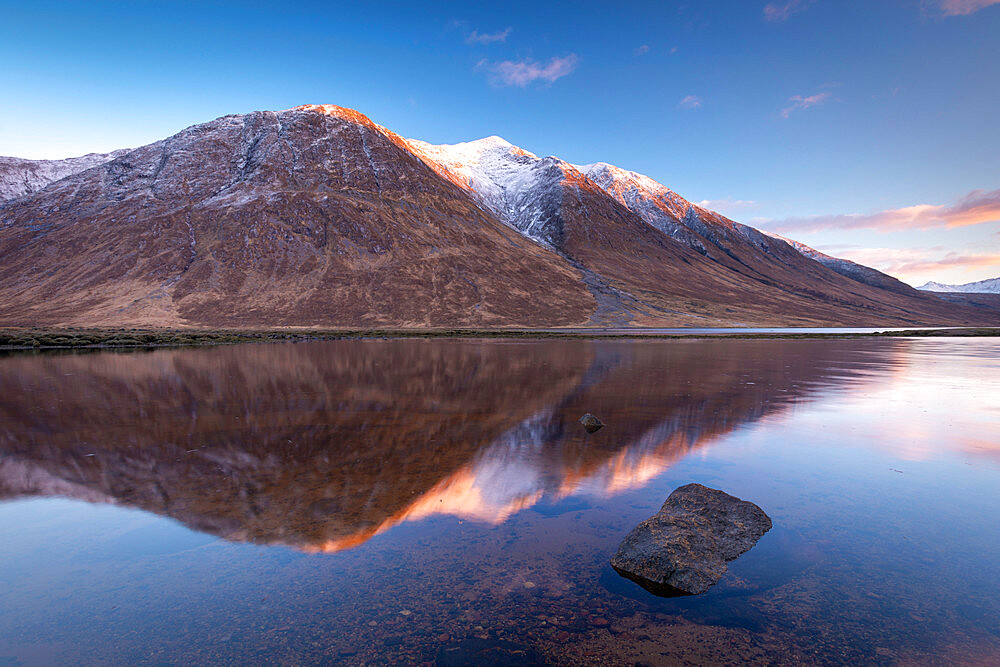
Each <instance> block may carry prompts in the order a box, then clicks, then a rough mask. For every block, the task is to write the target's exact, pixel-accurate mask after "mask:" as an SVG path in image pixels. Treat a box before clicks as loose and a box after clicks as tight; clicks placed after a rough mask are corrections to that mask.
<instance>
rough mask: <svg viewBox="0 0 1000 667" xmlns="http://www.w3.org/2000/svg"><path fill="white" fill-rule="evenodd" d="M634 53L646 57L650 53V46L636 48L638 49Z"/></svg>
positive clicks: (644, 45)
mask: <svg viewBox="0 0 1000 667" xmlns="http://www.w3.org/2000/svg"><path fill="white" fill-rule="evenodd" d="M633 53H635V55H637V56H641V55H645V54H647V53H649V44H643V45H642V46H639V47H636V49H635V51H633Z"/></svg>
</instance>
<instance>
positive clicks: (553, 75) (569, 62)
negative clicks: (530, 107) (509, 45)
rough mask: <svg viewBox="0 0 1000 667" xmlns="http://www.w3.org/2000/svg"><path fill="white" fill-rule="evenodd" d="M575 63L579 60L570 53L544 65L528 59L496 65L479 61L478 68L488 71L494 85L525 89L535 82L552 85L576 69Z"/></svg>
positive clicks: (506, 61)
mask: <svg viewBox="0 0 1000 667" xmlns="http://www.w3.org/2000/svg"><path fill="white" fill-rule="evenodd" d="M577 62H579V58H578V57H577V55H576V54H575V53H571V54H569V55H567V56H563V57H561V58H552V59H550V60H549V61H548V62H547V63H544V64H543V63H539V62H536V61H534V60H531V59H530V58H529V59H525V60H504V61H502V62H498V63H489V62H487V61H485V60H481V61H480V62H479V65H478V67H480V68H483V69H486V70H487V71H489V72H490V73H491V74H492V75H493V77H492V78H493V81H494V83H497V84H500V85H505V86H516V87H518V88H525V87H526V86H528V85H529V84H531V83H534V82H536V81H542V82H545V83H552V82H553V81H555V80H556V79H561V78H562V77H564V76H566V75H568V74H571V73H572V72H573V70H575V69H576V65H577Z"/></svg>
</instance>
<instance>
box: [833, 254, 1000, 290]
mask: <svg viewBox="0 0 1000 667" xmlns="http://www.w3.org/2000/svg"><path fill="white" fill-rule="evenodd" d="M825 251H828V252H832V253H835V254H836V256H837V257H842V258H844V259H849V260H851V261H852V262H857V263H858V264H863V265H865V266H870V267H873V268H876V269H878V270H879V271H882V272H883V273H888V274H889V275H892V276H896V277H898V278H901V279H903V280H908V281H914V282H923V281H925V280H933V279H937V278H940V277H941V275H942V274H943V273H944V272H945V271H953V270H956V269H957V270H959V271H971V270H975V269H987V268H991V267H992V268H995V270H996V274H998V275H1000V252H985V253H965V254H963V253H958V252H954V251H945V250H943V249H939V248H933V249H919V248H852V249H839V250H838V249H835V248H829V249H827V250H825Z"/></svg>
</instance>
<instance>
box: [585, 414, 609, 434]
mask: <svg viewBox="0 0 1000 667" xmlns="http://www.w3.org/2000/svg"><path fill="white" fill-rule="evenodd" d="M580 423H581V424H583V428H585V429H586V430H587V433H594V432H595V431H600V430H601V428H602V427H603V426H604V422H602V421H601V420H600V419H598V418H597V417H595V416H594V415H592V414H590V413H589V412H588V413H587V414H585V415H584V416H582V417H580Z"/></svg>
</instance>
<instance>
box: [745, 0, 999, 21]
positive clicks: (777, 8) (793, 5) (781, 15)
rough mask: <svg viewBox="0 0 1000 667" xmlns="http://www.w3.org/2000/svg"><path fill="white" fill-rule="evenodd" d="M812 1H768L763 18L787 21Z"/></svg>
mask: <svg viewBox="0 0 1000 667" xmlns="http://www.w3.org/2000/svg"><path fill="white" fill-rule="evenodd" d="M998 1H1000V0H998ZM812 3H813V0H785V2H770V3H768V4H766V5H765V6H764V18H765V19H767V20H768V21H772V22H775V23H778V22H781V21H787V20H788V17H790V16H791V15H792V14H795V13H797V12H801V11H803V10H804V9H806V8H807V7H808V6H809V5H811V4H812Z"/></svg>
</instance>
